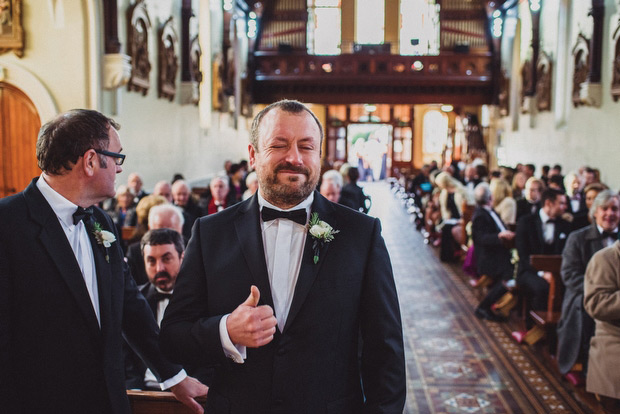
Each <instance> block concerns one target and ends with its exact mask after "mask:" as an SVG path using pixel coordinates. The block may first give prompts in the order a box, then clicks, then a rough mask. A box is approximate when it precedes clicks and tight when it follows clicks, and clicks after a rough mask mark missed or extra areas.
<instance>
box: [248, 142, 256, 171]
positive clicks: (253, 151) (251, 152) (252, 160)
mask: <svg viewBox="0 0 620 414" xmlns="http://www.w3.org/2000/svg"><path fill="white" fill-rule="evenodd" d="M248 154H249V158H250V167H252V168H255V163H256V148H254V145H252V144H248Z"/></svg>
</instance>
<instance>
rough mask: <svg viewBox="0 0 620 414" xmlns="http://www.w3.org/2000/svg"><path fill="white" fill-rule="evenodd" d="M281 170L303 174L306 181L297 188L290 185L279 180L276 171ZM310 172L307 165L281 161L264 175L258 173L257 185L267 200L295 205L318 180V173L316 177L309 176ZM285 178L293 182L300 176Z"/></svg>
mask: <svg viewBox="0 0 620 414" xmlns="http://www.w3.org/2000/svg"><path fill="white" fill-rule="evenodd" d="M282 170H288V171H293V172H296V173H299V174H303V175H305V176H306V181H305V182H304V183H303V184H300V185H299V186H298V187H297V188H295V187H291V186H289V185H288V183H283V182H281V179H279V178H278V172H280V171H282ZM310 174H311V172H310V169H309V168H307V167H302V166H294V165H293V164H290V163H283V164H280V165H278V166H276V168H275V169H274V170H273V171H272V172H270V173H269V174H267V175H265V176H264V177H262V176H261V174H258V182H259V187H260V188H261V190H262V192H263V194H264V195H265V198H266V199H267V200H268V201H269V202H271V203H273V204H275V205H284V206H295V205H297V204H299V203H301V202H302V201H303V200H305V199H306V198H308V196H309V195H310V194H311V193H312V192H313V191H314V189H315V188H316V185H317V183H318V182H319V177H318V175H317V176H316V177H311V176H310ZM263 178H264V180H263ZM286 180H287V181H289V182H293V181H298V180H300V178H299V177H289V178H287V179H286Z"/></svg>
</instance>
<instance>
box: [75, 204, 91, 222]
mask: <svg viewBox="0 0 620 414" xmlns="http://www.w3.org/2000/svg"><path fill="white" fill-rule="evenodd" d="M92 215H93V208H92V207H88V208H82V207H78V208H77V210H75V213H73V224H75V225H77V224H78V223H79V222H80V221H81V220H84V223H88V221H89V220H90V218H91V217H92Z"/></svg>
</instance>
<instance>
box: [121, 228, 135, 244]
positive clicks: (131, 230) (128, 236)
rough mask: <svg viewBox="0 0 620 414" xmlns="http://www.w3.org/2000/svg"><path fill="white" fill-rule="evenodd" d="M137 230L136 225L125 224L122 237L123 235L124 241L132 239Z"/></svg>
mask: <svg viewBox="0 0 620 414" xmlns="http://www.w3.org/2000/svg"><path fill="white" fill-rule="evenodd" d="M135 231H136V227H135V226H123V227H122V228H121V237H122V239H123V241H128V240H131V238H132V237H133V235H134V233H135Z"/></svg>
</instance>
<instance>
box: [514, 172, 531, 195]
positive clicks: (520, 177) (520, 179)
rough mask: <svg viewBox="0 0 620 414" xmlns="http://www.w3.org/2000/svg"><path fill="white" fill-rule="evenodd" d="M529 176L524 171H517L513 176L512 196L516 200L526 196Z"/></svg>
mask: <svg viewBox="0 0 620 414" xmlns="http://www.w3.org/2000/svg"><path fill="white" fill-rule="evenodd" d="M527 178H528V177H527V175H525V173H524V172H522V171H519V172H517V173H516V174H515V175H514V176H513V177H512V197H513V198H514V199H515V200H519V199H521V198H523V197H524V194H523V191H524V190H525V183H526V182H527Z"/></svg>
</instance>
